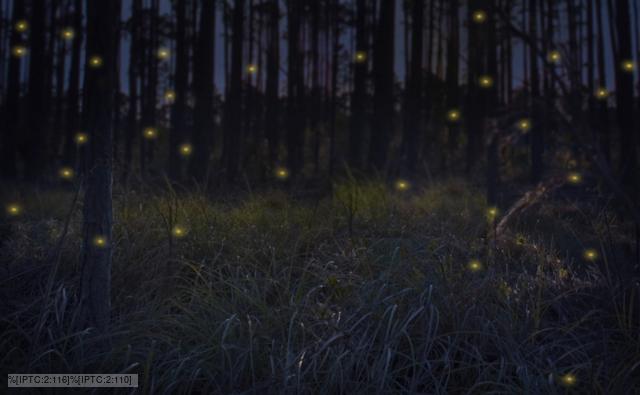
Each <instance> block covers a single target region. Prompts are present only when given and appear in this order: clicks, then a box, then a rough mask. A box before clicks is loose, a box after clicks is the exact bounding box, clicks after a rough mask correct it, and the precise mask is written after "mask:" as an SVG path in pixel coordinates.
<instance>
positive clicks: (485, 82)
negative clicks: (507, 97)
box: [478, 75, 493, 88]
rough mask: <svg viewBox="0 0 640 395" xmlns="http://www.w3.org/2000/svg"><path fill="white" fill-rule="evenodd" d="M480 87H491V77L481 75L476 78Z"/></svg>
mask: <svg viewBox="0 0 640 395" xmlns="http://www.w3.org/2000/svg"><path fill="white" fill-rule="evenodd" d="M478 83H479V84H480V87H481V88H491V87H492V86H493V78H491V76H488V75H483V76H481V77H480V79H479V80H478Z"/></svg>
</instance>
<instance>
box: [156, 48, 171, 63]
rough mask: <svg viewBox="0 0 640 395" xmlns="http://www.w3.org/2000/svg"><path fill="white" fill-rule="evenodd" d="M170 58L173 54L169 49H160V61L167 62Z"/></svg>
mask: <svg viewBox="0 0 640 395" xmlns="http://www.w3.org/2000/svg"><path fill="white" fill-rule="evenodd" d="M169 56H171V52H170V51H169V50H168V49H167V48H160V49H158V59H160V60H166V59H169Z"/></svg>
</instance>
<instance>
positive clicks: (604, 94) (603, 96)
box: [596, 88, 609, 100]
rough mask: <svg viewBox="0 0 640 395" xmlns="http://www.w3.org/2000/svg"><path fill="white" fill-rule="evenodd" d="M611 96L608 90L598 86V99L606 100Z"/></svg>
mask: <svg viewBox="0 0 640 395" xmlns="http://www.w3.org/2000/svg"><path fill="white" fill-rule="evenodd" d="M608 97H609V91H607V90H606V89H605V88H598V90H596V98H597V99H598V100H606V99H607V98H608Z"/></svg>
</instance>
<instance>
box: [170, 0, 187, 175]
mask: <svg viewBox="0 0 640 395" xmlns="http://www.w3.org/2000/svg"><path fill="white" fill-rule="evenodd" d="M175 13H176V37H175V40H176V69H175V73H174V79H175V93H176V97H175V101H174V103H173V107H171V132H170V135H169V163H168V168H167V170H168V171H167V172H168V174H169V177H170V178H171V179H172V180H174V181H177V180H179V179H180V176H181V174H182V163H181V162H180V157H179V149H180V148H179V147H180V145H181V144H183V143H186V136H188V134H187V133H186V130H185V129H186V122H185V113H186V111H187V86H188V84H189V49H188V44H187V0H177V1H176V3H175Z"/></svg>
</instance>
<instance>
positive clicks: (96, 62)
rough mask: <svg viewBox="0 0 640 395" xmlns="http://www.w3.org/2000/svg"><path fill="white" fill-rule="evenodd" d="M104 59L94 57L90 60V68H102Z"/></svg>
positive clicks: (97, 56)
mask: <svg viewBox="0 0 640 395" xmlns="http://www.w3.org/2000/svg"><path fill="white" fill-rule="evenodd" d="M102 62H103V61H102V57H101V56H99V55H93V56H92V57H90V58H89V66H91V67H92V68H94V69H97V68H100V67H102Z"/></svg>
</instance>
